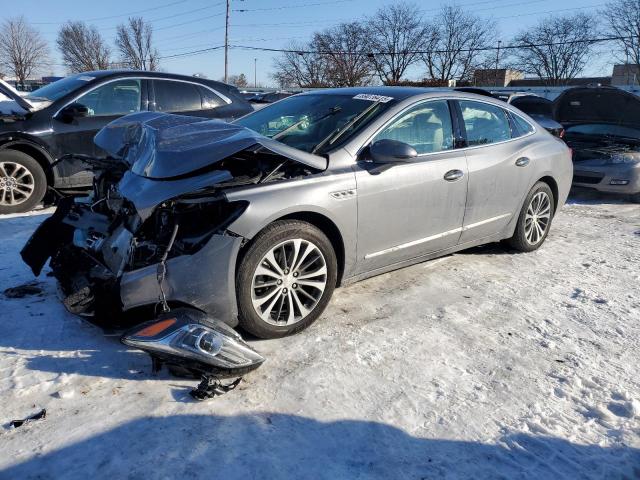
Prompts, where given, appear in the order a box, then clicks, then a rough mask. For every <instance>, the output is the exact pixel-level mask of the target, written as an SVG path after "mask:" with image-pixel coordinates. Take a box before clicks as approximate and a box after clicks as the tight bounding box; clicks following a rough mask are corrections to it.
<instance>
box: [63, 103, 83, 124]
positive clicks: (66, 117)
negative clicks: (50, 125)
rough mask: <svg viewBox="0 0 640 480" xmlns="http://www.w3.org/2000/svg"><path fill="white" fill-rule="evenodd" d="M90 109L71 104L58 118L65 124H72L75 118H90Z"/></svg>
mask: <svg viewBox="0 0 640 480" xmlns="http://www.w3.org/2000/svg"><path fill="white" fill-rule="evenodd" d="M88 116H89V109H88V108H87V107H85V106H84V105H82V104H81V103H71V104H69V105H67V106H66V107H64V108H63V109H62V110H60V113H59V114H58V117H59V118H60V120H62V121H63V122H70V121H72V120H73V119H74V118H81V117H88Z"/></svg>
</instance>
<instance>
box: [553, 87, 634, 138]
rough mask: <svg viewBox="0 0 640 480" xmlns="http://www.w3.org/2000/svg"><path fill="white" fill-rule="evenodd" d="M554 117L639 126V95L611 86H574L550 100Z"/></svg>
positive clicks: (561, 121) (561, 119)
mask: <svg viewBox="0 0 640 480" xmlns="http://www.w3.org/2000/svg"><path fill="white" fill-rule="evenodd" d="M553 114H554V118H555V119H556V120H557V121H558V122H560V123H562V124H568V123H574V124H575V123H608V124H614V125H622V126H628V127H634V128H640V98H638V97H636V96H635V95H633V94H631V93H629V92H626V91H624V90H620V89H618V88H613V87H577V88H570V89H568V90H565V91H564V92H562V93H561V94H560V96H559V97H558V98H556V100H555V101H554V105H553Z"/></svg>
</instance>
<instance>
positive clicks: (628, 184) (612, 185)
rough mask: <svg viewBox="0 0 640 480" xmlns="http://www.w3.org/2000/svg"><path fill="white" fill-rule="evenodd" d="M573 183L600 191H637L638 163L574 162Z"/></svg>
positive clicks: (638, 185) (639, 188)
mask: <svg viewBox="0 0 640 480" xmlns="http://www.w3.org/2000/svg"><path fill="white" fill-rule="evenodd" d="M573 185H574V186H577V187H586V188H592V189H595V190H598V191H600V192H609V193H622V194H635V193H639V192H640V163H628V164H624V163H623V164H607V165H588V162H576V163H575V164H574V170H573Z"/></svg>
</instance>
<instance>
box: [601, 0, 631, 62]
mask: <svg viewBox="0 0 640 480" xmlns="http://www.w3.org/2000/svg"><path fill="white" fill-rule="evenodd" d="M602 17H603V18H605V22H606V27H607V30H608V33H609V34H610V35H611V36H612V37H619V38H618V39H617V40H615V42H616V43H617V44H618V45H619V47H620V49H621V50H622V52H623V56H622V58H621V60H623V61H624V62H625V63H632V64H633V65H636V66H637V67H638V68H640V0H612V1H611V2H609V3H607V5H606V7H605V8H604V10H603V12H602Z"/></svg>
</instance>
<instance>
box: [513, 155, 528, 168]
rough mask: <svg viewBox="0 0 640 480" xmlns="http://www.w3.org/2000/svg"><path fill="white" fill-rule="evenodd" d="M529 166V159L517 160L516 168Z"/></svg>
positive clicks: (521, 158)
mask: <svg viewBox="0 0 640 480" xmlns="http://www.w3.org/2000/svg"><path fill="white" fill-rule="evenodd" d="M527 165H529V159H528V158H527V157H520V158H519V159H517V160H516V167H526V166H527Z"/></svg>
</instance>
